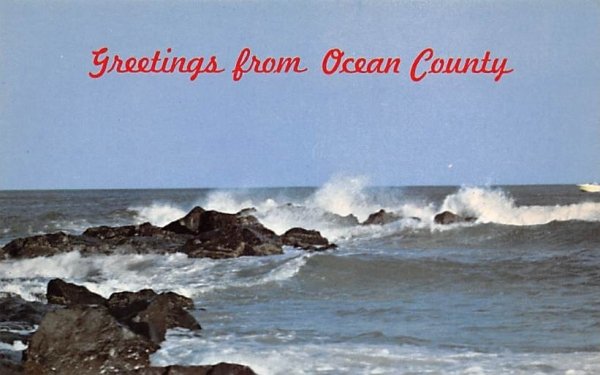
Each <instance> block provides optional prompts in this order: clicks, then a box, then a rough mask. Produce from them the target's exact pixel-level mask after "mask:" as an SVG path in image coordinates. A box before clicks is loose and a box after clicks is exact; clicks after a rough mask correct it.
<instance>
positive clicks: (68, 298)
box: [46, 279, 106, 306]
mask: <svg viewBox="0 0 600 375" xmlns="http://www.w3.org/2000/svg"><path fill="white" fill-rule="evenodd" d="M46 299H47V300H48V303H53V304H56V305H64V306H72V305H105V304H106V299H105V298H104V297H102V296H101V295H99V294H96V293H93V292H90V291H89V290H88V289H87V288H85V287H83V286H80V285H75V284H71V283H68V282H66V281H63V280H61V279H52V280H50V282H49V283H48V286H47V288H46Z"/></svg>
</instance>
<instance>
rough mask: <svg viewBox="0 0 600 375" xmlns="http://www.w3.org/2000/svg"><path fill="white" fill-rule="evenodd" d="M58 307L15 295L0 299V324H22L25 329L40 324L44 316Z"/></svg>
mask: <svg viewBox="0 0 600 375" xmlns="http://www.w3.org/2000/svg"><path fill="white" fill-rule="evenodd" d="M53 310H56V306H52V305H46V304H43V303H41V302H30V301H25V300H24V299H22V298H21V297H19V296H17V295H13V294H9V295H5V296H2V297H0V322H13V323H15V324H16V323H21V324H22V325H24V326H25V327H29V326H33V325H36V324H40V322H41V321H42V319H43V318H44V315H46V314H47V313H48V312H49V311H53Z"/></svg>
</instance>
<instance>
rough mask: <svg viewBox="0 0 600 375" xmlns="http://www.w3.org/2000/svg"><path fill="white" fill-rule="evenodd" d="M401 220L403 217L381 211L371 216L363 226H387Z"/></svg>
mask: <svg viewBox="0 0 600 375" xmlns="http://www.w3.org/2000/svg"><path fill="white" fill-rule="evenodd" d="M400 219H401V217H400V216H399V215H397V214H395V213H393V212H387V211H386V210H384V209H381V210H379V211H377V212H374V213H372V214H371V215H369V217H368V218H367V220H365V221H364V222H363V223H362V225H385V224H389V223H391V222H394V221H397V220H400Z"/></svg>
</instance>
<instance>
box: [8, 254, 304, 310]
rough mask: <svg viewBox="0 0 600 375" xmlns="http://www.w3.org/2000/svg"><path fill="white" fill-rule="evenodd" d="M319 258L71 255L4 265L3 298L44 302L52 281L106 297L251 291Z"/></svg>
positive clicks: (17, 261)
mask: <svg viewBox="0 0 600 375" xmlns="http://www.w3.org/2000/svg"><path fill="white" fill-rule="evenodd" d="M311 256H313V254H312V253H306V252H302V251H297V250H290V249H288V250H287V251H286V252H285V253H284V254H283V255H276V256H271V257H241V258H237V259H226V260H212V259H207V258H201V259H198V258H188V257H187V255H185V254H183V253H176V254H169V255H154V254H153V255H139V254H128V255H111V256H105V255H95V256H85V257H84V256H82V255H81V254H80V253H79V252H70V253H65V254H59V255H54V256H50V257H38V258H31V259H23V260H10V261H4V262H0V275H1V276H0V293H2V292H7V293H15V294H18V295H20V296H21V297H22V298H24V299H26V300H30V301H35V300H37V301H43V300H44V298H45V294H46V286H47V283H48V281H49V280H50V279H53V278H62V279H65V280H67V281H69V282H73V283H77V284H80V285H84V286H85V287H87V288H88V289H90V290H91V291H93V292H95V293H98V294H100V295H102V296H104V297H108V296H110V295H111V294H112V293H114V292H119V291H125V290H134V291H135V290H140V289H145V288H152V289H154V290H156V291H174V292H176V293H180V294H183V295H186V296H189V297H191V298H196V297H199V296H201V295H203V294H204V293H206V292H209V291H213V290H224V289H228V288H248V287H253V286H257V285H263V284H268V283H276V282H282V281H285V280H288V279H291V278H293V277H294V276H295V275H296V274H297V273H298V272H299V270H300V269H301V268H302V267H303V266H304V265H305V264H306V261H307V260H308V259H309V258H310V257H311Z"/></svg>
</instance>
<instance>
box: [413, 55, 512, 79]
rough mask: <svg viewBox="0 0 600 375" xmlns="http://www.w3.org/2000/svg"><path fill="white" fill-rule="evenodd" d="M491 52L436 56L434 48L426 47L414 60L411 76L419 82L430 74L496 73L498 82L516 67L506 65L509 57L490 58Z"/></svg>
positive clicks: (495, 77)
mask: <svg viewBox="0 0 600 375" xmlns="http://www.w3.org/2000/svg"><path fill="white" fill-rule="evenodd" d="M490 55H491V52H490V51H486V52H485V53H484V55H483V57H482V58H478V57H467V58H462V57H447V58H442V57H435V58H434V56H435V55H434V51H433V48H425V49H424V50H422V51H421V52H420V53H419V54H418V55H417V57H416V58H415V59H414V60H413V63H412V65H411V68H410V78H411V79H412V80H413V81H415V82H419V81H420V80H422V79H423V78H425V77H426V76H427V75H428V74H466V73H473V74H481V73H483V74H495V76H494V81H496V82H498V81H500V79H502V76H503V75H504V74H508V73H512V72H513V71H514V69H510V68H507V67H506V64H507V63H508V59H507V58H502V59H499V58H494V59H491V58H490Z"/></svg>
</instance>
